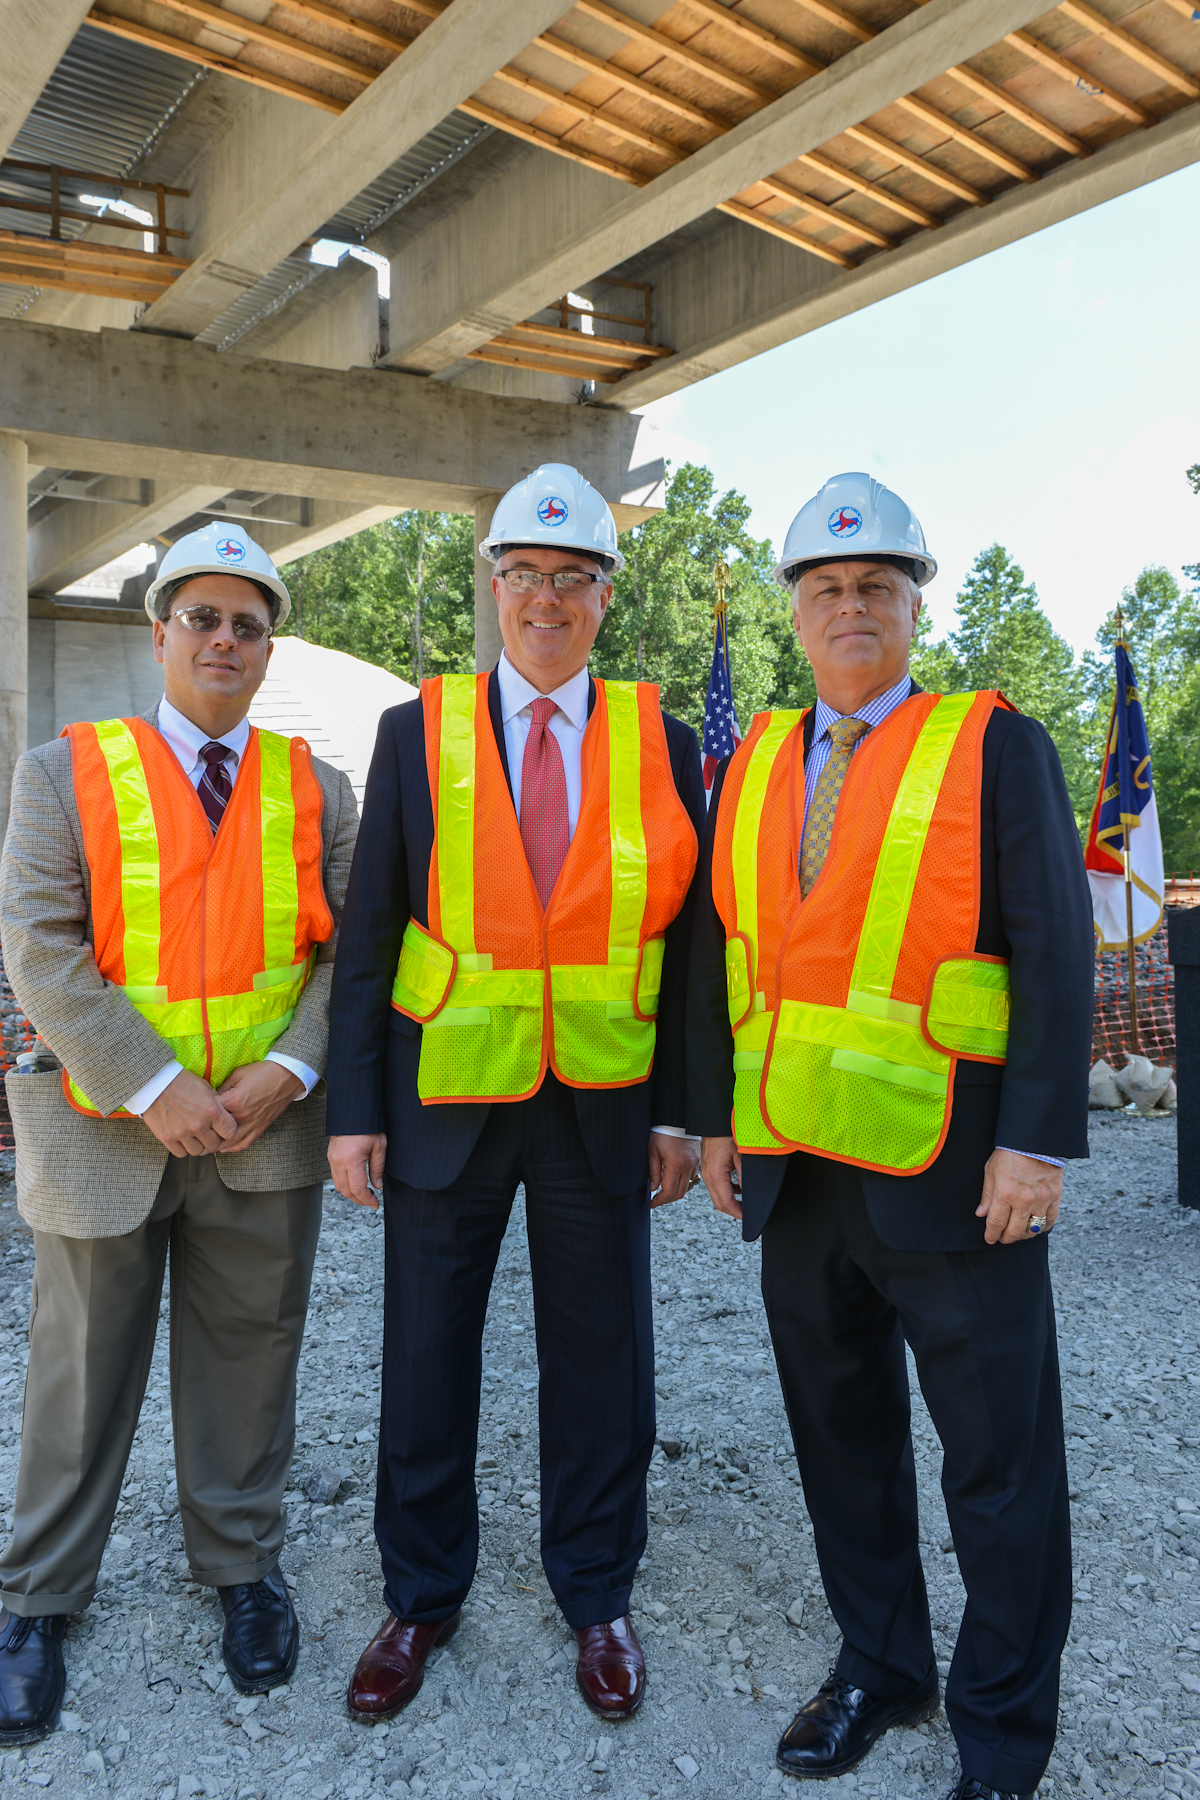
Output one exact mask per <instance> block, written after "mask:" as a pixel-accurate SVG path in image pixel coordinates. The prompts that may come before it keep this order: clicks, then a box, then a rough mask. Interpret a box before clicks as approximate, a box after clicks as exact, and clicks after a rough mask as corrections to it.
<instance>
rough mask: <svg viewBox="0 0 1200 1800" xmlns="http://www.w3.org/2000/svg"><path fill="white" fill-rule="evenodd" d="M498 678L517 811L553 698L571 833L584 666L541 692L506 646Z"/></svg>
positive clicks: (666, 1130) (583, 721) (673, 1130)
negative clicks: (539, 706) (532, 744)
mask: <svg viewBox="0 0 1200 1800" xmlns="http://www.w3.org/2000/svg"><path fill="white" fill-rule="evenodd" d="M496 677H497V680H498V681H499V683H500V717H501V719H502V720H503V721H504V750H505V754H506V755H507V757H508V778H509V781H510V782H511V783H512V797H513V806H514V807H515V809H516V814H517V818H518V819H520V817H521V770H522V765H523V764H524V761H525V745H526V742H527V741H528V738H529V727H530V726H531V725H532V724H533V703H534V701H535V700H542V699H545V700H553V702H554V704H555V705H556V706H557V708H558V711H557V712H556V713H553V714H552V715H551V718H550V731H551V733H552V734H553V736H554V738H555V740H556V742H557V744H558V747H559V749H560V750H561V751H562V759H563V774H564V775H565V776H566V779H567V829H568V831H569V833H570V835H571V837H572V838H573V837H574V836H575V827H576V825H578V823H579V797H580V793H581V791H582V787H583V776H582V767H583V734H584V732H585V731H586V730H587V722H588V695H589V693H590V691H591V688H590V680H589V676H588V672H587V670H586V669H580V671H579V673H578V675H572V677H571V679H570V681H564V682H563V684H562V686H561V687H559V688H554V689H553V690H552V692H550V693H549V694H542V693H540V692H539V690H538V689H537V688H535V687H533V686H531V685H530V683H529V682H528V681H526V679H525V677H524V676H523V675H522V674H520V673H519V672H518V671H517V670H516V669H514V668H513V666H512V664H511V663H510V662H509V660H508V652H507V651H506V650H502V651H501V652H500V661H499V663H498V664H497V666H496ZM654 1130H655V1131H657V1132H661V1134H662V1136H663V1137H686V1136H687V1133H686V1131H684V1129H683V1126H682V1125H655V1126H654Z"/></svg>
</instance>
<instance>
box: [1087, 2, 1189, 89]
mask: <svg viewBox="0 0 1200 1800" xmlns="http://www.w3.org/2000/svg"><path fill="white" fill-rule="evenodd" d="M1058 10H1059V12H1060V13H1063V14H1064V15H1065V17H1067V18H1068V19H1074V21H1075V23H1076V24H1077V25H1086V26H1087V28H1088V30H1089V31H1094V32H1095V34H1096V36H1097V37H1101V38H1103V39H1104V40H1105V42H1106V43H1109V44H1111V45H1112V46H1113V48H1114V49H1116V50H1120V51H1121V52H1122V54H1123V55H1125V56H1128V57H1129V59H1130V60H1131V61H1132V62H1136V63H1141V65H1142V67H1143V69H1149V70H1150V72H1151V74H1152V75H1157V76H1158V78H1159V80H1160V81H1165V82H1166V83H1167V86H1168V87H1173V88H1175V89H1176V90H1177V91H1178V92H1179V93H1181V94H1186V95H1187V96H1188V98H1189V100H1195V99H1197V98H1200V81H1197V80H1196V78H1195V77H1194V76H1193V75H1188V74H1187V73H1186V72H1185V71H1184V70H1183V69H1181V68H1180V67H1179V65H1178V63H1173V62H1170V61H1168V59H1167V58H1166V57H1165V56H1160V55H1159V53H1158V51H1157V50H1152V49H1151V48H1150V46H1149V44H1143V42H1142V40H1141V38H1136V37H1134V35H1133V33H1132V32H1131V31H1126V30H1125V29H1124V27H1123V26H1121V25H1114V24H1113V22H1112V20H1111V19H1106V18H1105V16H1104V14H1103V13H1102V12H1097V11H1096V8H1095V7H1094V6H1089V5H1088V4H1087V0H1059V5H1058Z"/></svg>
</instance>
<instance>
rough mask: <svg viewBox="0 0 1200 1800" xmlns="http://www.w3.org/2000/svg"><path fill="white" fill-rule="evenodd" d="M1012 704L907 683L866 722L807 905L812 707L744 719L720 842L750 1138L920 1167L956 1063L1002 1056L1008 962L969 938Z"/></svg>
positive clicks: (878, 1164) (737, 1122) (741, 1100)
mask: <svg viewBox="0 0 1200 1800" xmlns="http://www.w3.org/2000/svg"><path fill="white" fill-rule="evenodd" d="M1008 705H1009V703H1008V701H1007V700H1005V699H1004V697H1003V695H1000V694H998V693H996V692H987V693H980V694H957V695H951V696H948V697H945V698H943V697H940V696H938V695H936V694H914V695H911V696H910V698H909V699H908V700H906V701H904V702H903V704H902V705H900V706H898V707H897V708H896V709H895V711H894V712H892V713H891V714H889V716H888V718H887V719H885V720H884V721H883V723H882V724H880V725H877V726H876V727H875V729H874V730H873V731H872V732H871V733H870V734H869V735H868V736H867V737H866V738H864V739H863V741H862V743H861V744H860V745H859V747H858V749H857V750H856V751H855V753H854V756H853V758H852V759H851V762H850V766H849V769H848V771H847V774H846V779H845V783H844V785H843V788H842V793H841V797H840V800H839V803H838V809H837V815H836V818H835V821H834V828H833V835H832V839H831V841H830V845H829V851H828V854H827V856H826V859H825V864H824V867H823V868H822V870H821V873H820V876H819V877H818V879H817V882H816V884H815V885H814V887H813V889H812V891H811V892H810V894H809V895H808V898H807V899H805V900H803V901H802V900H801V894H800V881H799V873H798V871H799V860H800V844H801V832H802V828H803V819H804V718H805V714H804V713H799V712H791V713H760V714H759V715H757V717H756V718H755V719H754V722H753V725H752V727H751V730H750V733H749V735H748V736H747V738H746V740H745V742H744V743H743V744H742V745H741V746H740V747H739V749H738V750H737V751H736V752H735V754H734V757H733V760H732V762H731V764H730V766H729V769H728V771H727V774H726V779H725V784H724V787H723V789H722V793H721V801H720V813H719V816H718V819H717V826H716V834H715V839H714V845H713V898H714V901H715V904H716V907H717V911H718V912H719V913H720V915H721V918H722V921H723V922H724V925H725V931H726V974H727V984H728V999H729V1016H730V1024H731V1026H732V1029H733V1034H734V1109H733V1135H734V1137H735V1138H736V1140H737V1142H738V1145H739V1147H740V1148H741V1149H743V1150H749V1151H753V1152H755V1153H757V1154H765V1155H788V1154H790V1153H791V1152H792V1151H793V1150H810V1151H813V1152H814V1153H815V1154H817V1155H819V1156H826V1157H829V1158H831V1159H832V1160H834V1161H837V1162H847V1163H854V1164H857V1165H858V1166H859V1167H862V1168H870V1169H879V1170H885V1171H887V1172H889V1173H892V1174H916V1173H918V1172H919V1171H920V1170H921V1169H924V1168H927V1167H928V1166H929V1164H930V1163H931V1162H932V1161H933V1159H934V1158H935V1157H936V1155H937V1154H938V1151H939V1150H940V1149H941V1147H942V1143H943V1141H944V1139H945V1134H946V1129H947V1127H948V1125H949V1123H950V1110H951V1104H952V1100H953V1085H954V1066H955V1060H956V1058H957V1057H959V1056H962V1057H967V1058H969V1059H971V1060H975V1061H982V1062H1003V1061H1004V1058H1005V1051H1006V1045H1007V1027H1008V1010H1009V996H1008V965H1007V963H1006V962H1004V961H1003V959H1001V958H998V957H987V956H980V955H977V954H976V952H975V951H974V949H973V948H972V946H973V945H974V942H975V936H976V931H977V928H978V917H979V807H980V783H981V772H982V749H983V734H984V730H985V728H986V726H987V722H988V719H989V718H990V717H991V715H992V712H993V711H994V710H995V708H996V707H997V706H1002V707H1008Z"/></svg>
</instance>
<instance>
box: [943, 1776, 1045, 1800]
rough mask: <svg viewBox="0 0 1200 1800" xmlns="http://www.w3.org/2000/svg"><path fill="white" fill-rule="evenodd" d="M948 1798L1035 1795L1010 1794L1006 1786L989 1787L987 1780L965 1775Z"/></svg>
mask: <svg viewBox="0 0 1200 1800" xmlns="http://www.w3.org/2000/svg"><path fill="white" fill-rule="evenodd" d="M948 1800H1033V1795H1032V1794H1010V1793H1008V1792H1006V1790H1005V1789H1004V1788H993V1787H988V1785H987V1783H986V1782H983V1781H974V1780H972V1778H971V1776H969V1775H964V1776H962V1778H961V1779H960V1781H959V1784H958V1786H957V1787H956V1788H955V1789H953V1791H952V1792H951V1794H950V1795H949V1797H948Z"/></svg>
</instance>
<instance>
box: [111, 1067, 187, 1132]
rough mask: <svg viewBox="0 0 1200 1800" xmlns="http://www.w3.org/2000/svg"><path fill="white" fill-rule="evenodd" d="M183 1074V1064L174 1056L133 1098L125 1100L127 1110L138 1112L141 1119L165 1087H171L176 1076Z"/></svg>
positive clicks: (128, 1111)
mask: <svg viewBox="0 0 1200 1800" xmlns="http://www.w3.org/2000/svg"><path fill="white" fill-rule="evenodd" d="M182 1074H183V1064H182V1063H181V1062H176V1061H175V1059H174V1058H173V1057H172V1059H171V1061H170V1062H169V1063H168V1064H167V1066H166V1068H165V1069H160V1070H159V1071H158V1074H157V1075H152V1076H151V1078H150V1080H149V1081H148V1082H147V1083H146V1085H145V1086H144V1087H140V1088H139V1089H138V1091H137V1093H136V1094H134V1096H133V1098H132V1099H130V1100H127V1101H126V1102H125V1111H126V1112H127V1113H136V1114H137V1116H138V1118H139V1119H140V1118H141V1116H142V1114H143V1113H144V1112H146V1111H147V1110H148V1109H149V1108H150V1107H151V1106H153V1105H154V1102H155V1101H156V1100H157V1099H158V1096H159V1095H160V1094H161V1093H162V1091H163V1089H164V1088H169V1087H170V1085H171V1083H172V1082H173V1081H174V1079H175V1077H176V1076H177V1075H182Z"/></svg>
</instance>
